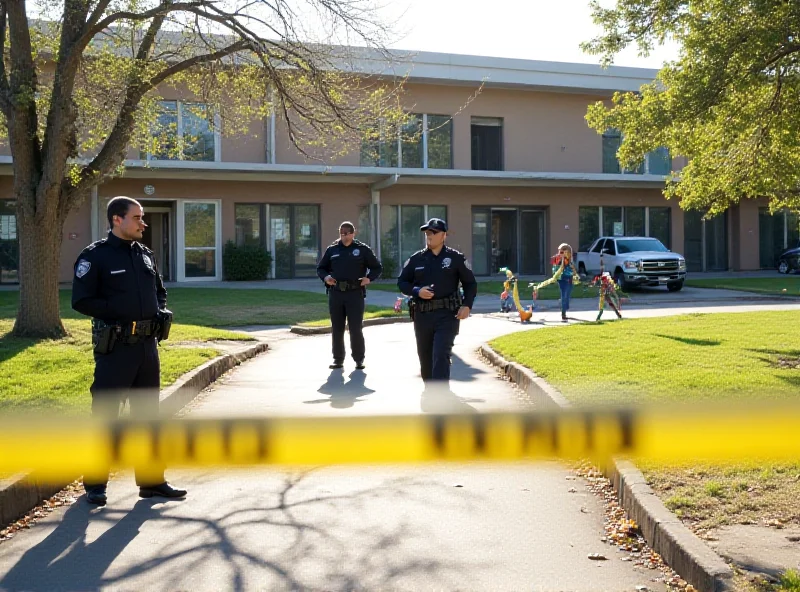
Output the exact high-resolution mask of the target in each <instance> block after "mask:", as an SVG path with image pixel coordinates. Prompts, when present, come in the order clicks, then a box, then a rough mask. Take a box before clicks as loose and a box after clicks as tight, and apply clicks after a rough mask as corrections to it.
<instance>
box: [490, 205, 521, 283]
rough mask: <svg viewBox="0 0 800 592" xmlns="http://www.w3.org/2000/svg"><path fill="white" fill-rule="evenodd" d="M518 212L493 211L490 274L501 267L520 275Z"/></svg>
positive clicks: (513, 210) (512, 210) (511, 210)
mask: <svg viewBox="0 0 800 592" xmlns="http://www.w3.org/2000/svg"><path fill="white" fill-rule="evenodd" d="M517 264H518V261H517V210H516V209H508V210H504V209H493V210H492V253H491V264H490V266H489V273H490V274H495V273H497V272H498V270H499V269H500V268H501V267H508V268H509V269H510V270H511V271H513V272H514V273H519V268H518V266H517Z"/></svg>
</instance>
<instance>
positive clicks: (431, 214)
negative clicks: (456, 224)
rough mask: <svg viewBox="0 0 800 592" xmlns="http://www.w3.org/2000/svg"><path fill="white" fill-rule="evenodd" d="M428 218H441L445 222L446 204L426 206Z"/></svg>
mask: <svg viewBox="0 0 800 592" xmlns="http://www.w3.org/2000/svg"><path fill="white" fill-rule="evenodd" d="M428 218H441V219H442V220H444V221H445V222H447V206H428Z"/></svg>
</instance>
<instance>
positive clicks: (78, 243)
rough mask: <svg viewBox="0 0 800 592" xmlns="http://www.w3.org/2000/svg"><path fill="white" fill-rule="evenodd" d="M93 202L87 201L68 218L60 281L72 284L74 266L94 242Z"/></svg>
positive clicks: (63, 240) (60, 267) (62, 242)
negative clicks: (84, 250)
mask: <svg viewBox="0 0 800 592" xmlns="http://www.w3.org/2000/svg"><path fill="white" fill-rule="evenodd" d="M90 210H91V201H89V200H87V201H86V202H84V203H83V204H82V205H81V206H80V207H79V208H78V209H77V210H75V211H73V212H72V213H71V214H69V215H68V216H67V219H66V221H65V222H64V232H63V235H62V238H61V259H60V263H59V280H60V281H62V282H72V273H73V265H75V260H76V259H77V258H78V255H80V252H81V251H83V249H84V248H86V246H87V245H89V244H90V243H91V242H92V228H91V226H92V221H91V219H92V217H91V212H90Z"/></svg>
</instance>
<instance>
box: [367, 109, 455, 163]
mask: <svg viewBox="0 0 800 592" xmlns="http://www.w3.org/2000/svg"><path fill="white" fill-rule="evenodd" d="M397 132H398V133H397V135H395V134H394V133H393V132H391V131H389V130H388V129H387V126H385V125H384V124H380V126H379V129H378V130H373V132H372V133H371V134H370V135H371V137H370V138H368V139H366V140H365V141H364V142H362V145H361V166H380V167H402V168H414V169H427V168H430V169H450V168H453V121H452V117H450V116H449V115H428V114H411V115H410V116H409V118H408V120H407V121H406V122H404V123H403V125H401V126H400V129H399V130H397Z"/></svg>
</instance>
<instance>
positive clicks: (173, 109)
mask: <svg viewBox="0 0 800 592" xmlns="http://www.w3.org/2000/svg"><path fill="white" fill-rule="evenodd" d="M153 137H154V138H156V141H157V143H158V147H157V148H156V149H155V150H154V152H153V154H152V158H155V159H157V160H176V159H177V158H178V156H179V155H178V103H177V102H176V101H160V102H159V114H158V117H157V118H156V121H155V124H154V125H153Z"/></svg>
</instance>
